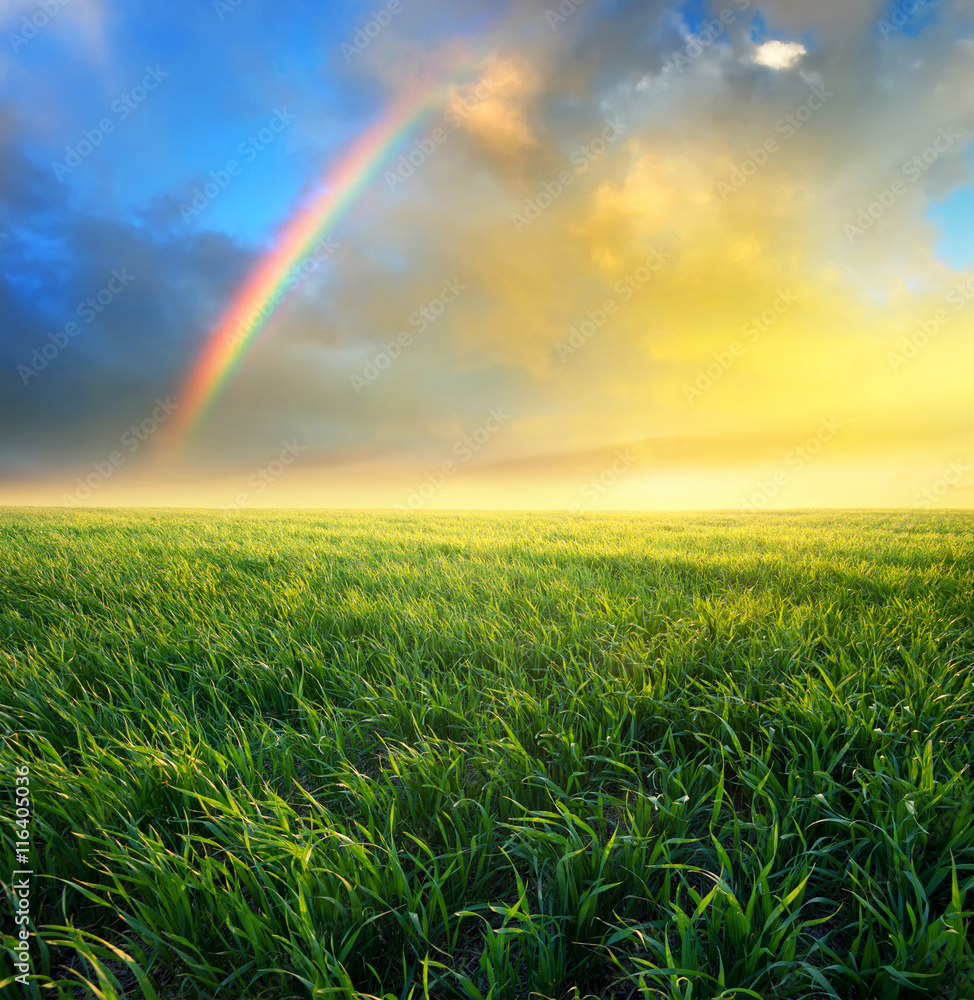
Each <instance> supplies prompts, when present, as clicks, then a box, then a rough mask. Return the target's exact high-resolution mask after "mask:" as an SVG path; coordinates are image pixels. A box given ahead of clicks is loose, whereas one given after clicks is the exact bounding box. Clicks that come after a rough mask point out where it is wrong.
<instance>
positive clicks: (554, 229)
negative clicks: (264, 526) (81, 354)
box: [5, 0, 974, 510]
mask: <svg viewBox="0 0 974 1000" xmlns="http://www.w3.org/2000/svg"><path fill="white" fill-rule="evenodd" d="M809 6H811V5H807V4H798V3H797V2H793V3H788V2H783V0H782V2H776V3H768V4H765V5H763V7H762V13H763V16H764V18H765V21H766V23H767V38H768V39H770V40H771V41H772V42H780V43H781V44H780V45H770V46H768V45H767V43H759V41H757V40H755V38H754V37H753V34H752V32H751V26H750V19H749V16H747V17H745V16H744V15H743V14H742V15H741V16H740V17H739V18H738V20H737V21H736V22H735V23H734V24H733V25H732V27H731V29H729V30H728V33H727V35H726V36H725V39H724V40H723V41H722V42H721V44H719V45H717V46H710V47H709V48H707V49H705V50H704V51H703V52H702V54H700V55H699V56H697V57H696V58H692V59H691V58H687V59H685V60H679V61H678V64H676V65H674V63H673V57H674V55H675V54H677V53H683V54H685V52H686V49H685V48H682V49H681V45H685V44H686V40H687V37H688V33H689V32H690V31H691V30H692V28H691V26H690V25H689V24H688V23H686V22H681V20H680V16H679V13H678V12H677V11H675V10H674V9H672V8H670V9H668V12H662V8H661V13H659V14H658V16H649V15H648V14H647V15H645V16H640V17H638V18H635V15H634V18H635V20H634V24H633V25H632V26H631V27H632V31H637V30H638V31H640V32H643V33H644V34H647V37H648V36H649V35H652V33H653V32H656V36H658V38H659V41H658V43H657V44H655V46H653V47H651V48H650V49H649V50H646V49H645V48H643V49H639V48H637V47H636V46H634V45H627V43H626V34H627V31H626V25H625V24H620V23H618V22H617V21H611V20H608V19H600V18H598V17H595V16H589V15H588V14H585V13H583V11H582V10H580V11H579V12H578V13H577V14H576V15H574V16H573V18H572V19H570V20H569V21H568V22H567V23H566V24H564V25H561V26H559V27H558V29H557V30H555V31H553V30H551V29H550V28H549V25H548V24H547V23H546V21H545V16H544V9H545V5H540V6H538V5H534V4H526V5H525V6H524V8H523V9H521V10H518V11H516V12H514V13H512V14H510V15H509V16H508V17H507V18H506V19H505V20H504V22H503V23H501V24H499V25H497V24H495V25H494V27H493V28H492V29H491V30H492V32H493V34H492V36H491V37H490V38H489V43H490V51H491V54H490V55H489V56H488V57H487V58H486V59H485V60H484V62H483V65H482V71H481V79H482V80H486V81H489V82H490V88H489V90H490V95H489V97H488V98H487V99H486V100H481V101H479V102H476V98H474V97H471V96H470V95H471V94H472V93H473V91H474V86H475V84H474V83H470V84H468V85H465V86H466V88H467V89H465V90H461V91H460V92H459V94H458V97H459V98H460V99H462V100H470V101H473V102H476V103H475V106H473V107H472V108H471V109H470V110H469V113H468V114H467V116H466V118H465V119H463V122H462V125H460V126H459V127H457V128H456V129H448V133H449V134H448V137H447V141H445V142H444V143H443V144H442V145H441V146H440V147H439V148H438V149H437V151H436V153H435V155H433V156H431V157H430V158H429V160H428V161H427V162H426V163H424V164H423V166H422V167H421V168H420V169H418V170H417V171H416V173H415V175H414V176H412V177H411V178H409V179H408V181H407V182H406V183H404V184H402V185H398V186H396V188H395V190H391V189H390V186H389V184H388V183H385V182H384V181H383V180H382V179H379V180H378V181H377V182H376V184H374V185H373V187H372V188H371V189H370V190H369V192H368V193H367V194H366V195H365V196H364V197H363V199H362V201H361V202H360V203H359V205H358V206H357V209H356V212H355V214H354V217H353V219H351V220H350V221H349V224H348V226H347V231H346V232H345V233H344V234H343V236H342V246H341V249H340V250H339V252H338V253H337V254H336V257H335V260H334V267H333V270H332V272H331V274H330V277H329V278H328V279H327V281H325V282H323V283H322V284H320V285H317V286H315V287H314V288H312V289H309V290H308V291H307V292H306V294H304V295H302V296H301V297H300V298H299V299H297V300H295V301H292V302H291V303H289V305H288V306H287V307H286V308H284V309H283V310H282V311H281V314H280V315H279V316H278V317H277V319H276V321H275V323H273V324H272V325H271V327H270V328H269V329H268V331H267V333H266V334H265V336H264V337H263V339H262V340H261V341H260V342H259V343H258V345H257V346H256V347H255V348H254V349H253V351H252V352H251V353H250V354H249V356H248V357H247V359H246V361H245V362H244V364H243V365H242V367H241V369H240V371H239V373H238V375H237V377H236V379H235V381H234V383H233V385H232V386H231V388H230V389H229V391H228V392H227V393H226V395H225V396H224V397H223V398H222V400H221V402H220V405H219V407H218V409H217V410H216V412H214V413H213V414H212V416H211V418H210V419H209V420H208V422H207V423H206V425H205V426H204V427H203V428H202V430H201V432H200V434H199V435H198V437H197V439H196V441H195V443H194V446H193V449H192V450H191V451H190V452H189V453H188V454H187V455H186V456H185V458H184V460H183V461H182V463H180V464H178V465H177V466H175V467H173V466H168V467H164V468H163V467H160V466H157V465H156V464H155V463H154V460H153V457H152V447H151V442H150V443H149V444H147V446H146V447H145V448H144V449H140V451H139V453H138V454H136V455H134V456H133V458H132V460H131V461H128V462H126V464H125V465H123V466H122V467H120V468H119V469H118V470H117V472H113V474H112V475H111V476H110V477H108V481H106V482H105V483H103V484H101V485H99V486H98V487H97V489H95V490H94V491H93V492H92V494H91V496H90V497H86V498H82V497H81V495H80V494H78V493H77V479H78V477H79V476H80V477H82V478H83V477H85V476H86V475H89V474H90V473H91V463H92V462H93V461H94V462H97V461H99V460H101V452H99V451H98V450H97V449H93V450H90V451H89V452H88V453H87V454H84V455H80V456H78V459H77V461H74V462H65V463H63V464H62V466H61V467H60V468H58V470H57V473H56V474H47V473H45V475H44V476H43V477H42V480H41V481H38V480H29V481H24V482H21V483H11V484H9V486H8V488H7V491H6V493H5V499H7V500H8V501H9V502H31V503H54V504H57V503H64V502H65V496H66V495H67V496H69V495H70V494H71V493H72V492H74V493H75V497H74V500H75V502H76V503H77V504H78V505H81V506H101V505H107V504H150V505H160V506H170V505H186V506H208V505H213V506H225V505H232V504H235V503H236V504H239V505H240V506H244V507H284V506H291V505H293V506H315V507H317V506H322V507H329V506H351V507H368V508H377V507H391V506H396V505H403V506H406V507H408V506H413V507H419V506H423V507H429V508H464V507H473V508H485V507H512V508H555V509H562V510H564V509H570V508H574V509H580V510H599V509H613V508H615V509H676V508H721V509H723V508H740V507H741V506H742V505H744V504H745V503H747V502H750V503H751V504H752V506H753V507H758V508H764V507H768V508H775V507H828V506H836V507H883V506H894V507H910V506H917V507H921V506H932V505H936V506H940V507H971V506H974V471H972V470H974V439H972V434H971V430H972V418H974V395H972V385H974V380H972V375H974V271H971V270H967V271H965V270H963V269H958V267H957V266H956V264H955V266H951V265H950V264H949V263H947V262H946V261H945V260H943V259H942V258H941V256H940V255H939V254H938V241H939V238H940V232H939V230H938V228H937V226H936V225H935V224H934V223H933V222H931V221H930V220H929V218H928V212H929V210H930V208H931V205H932V204H934V203H935V202H938V201H941V200H943V199H944V198H945V197H946V196H947V195H948V194H950V193H951V192H952V191H955V190H956V189H958V188H962V187H964V186H965V185H968V184H970V182H971V158H970V154H969V149H970V143H971V126H972V123H974V86H972V82H974V45H972V42H971V41H970V38H969V37H968V36H965V35H964V34H963V33H962V32H959V29H958V28H957V25H956V24H955V23H954V22H952V21H951V20H950V18H949V17H947V16H946V15H945V17H944V18H943V20H942V21H938V22H936V23H934V24H932V25H930V26H929V27H928V28H926V29H925V30H924V31H923V32H920V33H919V34H916V33H912V34H908V33H905V32H897V33H896V34H895V35H894V36H892V37H889V38H883V37H881V35H879V34H877V31H876V20H877V18H878V16H879V14H878V8H877V6H876V5H872V4H855V5H852V6H853V7H854V8H855V9H854V11H852V12H849V11H848V10H847V7H848V6H849V5H847V4H845V3H833V4H818V5H815V10H814V11H813V12H808V10H807V8H808V7H809ZM425 9H426V8H424V10H425ZM719 9H720V7H719V6H718V7H716V8H715V10H718V11H719ZM427 13H428V11H427ZM416 16H417V17H420V16H422V15H421V14H420V13H417V15H416ZM405 19H406V15H405V14H404V15H403V31H407V29H408V24H407V22H406V20H405ZM681 32H682V33H683V36H684V38H683V42H679V43H677V42H675V41H674V39H677V40H679V37H680V34H681ZM656 36H654V37H656ZM384 44H385V48H382V47H381V46H380V45H379V44H378V43H377V44H376V46H375V47H374V48H373V49H372V50H370V51H369V52H368V53H366V54H365V56H363V62H362V65H361V66H360V67H359V71H360V72H363V73H366V74H369V75H371V77H372V78H373V79H379V80H383V81H384V82H385V83H386V84H387V85H388V86H389V87H390V88H393V87H395V85H396V81H397V73H399V72H400V71H401V72H405V70H404V69H402V70H400V67H405V66H407V65H408V63H409V60H410V58H411V57H412V56H413V55H415V54H417V53H420V54H421V53H422V52H423V48H422V43H421V42H420V41H418V40H416V38H415V37H413V38H410V37H408V34H407V35H404V36H403V37H401V38H399V39H393V38H391V37H390V38H389V39H386V40H385V43H384ZM436 44H437V45H438V46H444V45H447V44H453V43H452V42H442V41H440V42H437V43H436ZM647 51H648V54H647ZM481 93H483V91H481ZM456 100H457V98H455V99H454V103H453V104H452V105H447V106H445V107H444V108H443V109H441V110H442V111H446V110H449V107H451V106H452V107H454V108H456V107H457V104H456ZM461 106H462V103H461ZM606 122H610V123H617V124H618V125H621V126H623V127H622V128H621V131H620V134H617V135H616V134H615V132H614V131H613V133H612V138H611V140H610V141H608V142H606V143H605V149H604V152H603V151H601V150H599V151H597V153H594V154H593V152H592V150H591V149H590V150H589V151H588V154H584V153H583V154H582V155H580V156H579V155H577V154H578V151H579V150H582V149H584V147H586V146H587V145H588V144H590V143H592V142H593V140H596V139H597V138H598V137H599V136H600V135H601V134H603V132H604V130H605V129H607V128H608V126H607V125H606ZM789 122H791V124H788V123H789ZM783 123H784V124H783ZM796 123H797V127H796ZM435 124H437V122H436V120H434V121H432V122H431V123H430V128H432V127H433V126H434V125H435ZM941 130H943V131H941ZM427 131H429V129H427ZM610 131H612V130H610ZM944 135H946V136H948V137H949V138H948V139H943V138H941V139H940V145H941V146H942V147H944V148H943V149H942V150H937V157H936V160H935V162H933V163H932V164H930V165H929V169H925V170H924V171H923V173H922V175H921V176H920V177H919V178H918V179H913V178H912V177H911V176H910V175H909V173H908V172H907V171H905V170H904V165H905V164H906V163H907V162H908V161H909V160H911V158H912V157H914V156H915V155H920V156H922V155H923V154H924V150H927V149H933V148H935V147H934V143H935V141H937V140H938V137H942V136H944ZM955 136H956V138H955ZM573 157H574V159H573ZM759 161H761V162H759ZM582 164H584V166H583V165H582ZM925 166H926V165H925ZM566 170H567V171H569V172H570V176H571V183H570V184H568V185H565V184H564V183H562V182H561V181H559V178H560V177H561V178H562V180H564V177H563V172H564V171H566ZM739 171H742V172H740V173H739ZM559 184H560V186H561V188H563V190H562V191H561V192H560V193H559V194H558V196H557V197H554V198H552V199H551V203H550V205H548V206H547V207H545V208H543V209H542V210H540V212H538V213H535V212H533V210H532V211H531V212H530V214H536V215H537V217H536V218H534V219H531V218H529V215H528V208H529V205H528V202H529V201H534V203H535V205H538V204H539V202H546V201H547V200H548V199H547V198H540V199H539V195H541V194H542V193H543V192H546V191H547V192H551V191H553V190H557V188H558V185H559ZM546 185H547V186H546ZM894 185H895V187H894ZM887 191H891V192H896V193H895V194H894V196H893V199H892V203H891V205H890V206H889V207H888V208H887V207H885V206H884V207H883V210H882V212H881V213H880V214H881V217H880V218H879V219H878V220H873V219H869V222H870V228H869V229H868V230H865V229H864V231H863V232H862V234H861V235H860V234H858V233H855V232H853V231H852V230H850V228H849V227H850V224H851V225H856V224H857V220H858V219H859V216H860V209H866V211H867V213H868V206H869V205H870V203H871V202H873V201H875V199H876V193H877V192H879V193H880V194H881V195H882V194H884V192H887ZM884 196H885V195H884ZM525 220H527V221H525ZM972 239H974V237H972ZM654 254H655V256H654ZM653 261H660V262H662V263H661V264H660V266H659V267H658V269H656V270H653V271H649V269H647V270H645V271H642V272H641V271H640V270H639V269H640V268H641V267H642V266H644V265H646V264H647V263H648V262H653ZM640 275H642V278H641V277H640ZM451 280H455V281H457V282H459V283H460V284H461V285H463V286H465V290H464V291H463V293H462V294H461V295H460V296H459V298H458V299H457V301H456V302H455V303H453V304H451V305H449V306H448V307H447V308H446V311H445V313H444V315H443V316H442V317H441V318H438V319H437V320H436V321H435V322H434V323H432V324H431V325H430V326H429V327H428V329H426V330H424V331H422V332H421V333H417V334H416V336H415V342H414V343H413V344H412V345H411V346H409V347H408V348H406V349H405V350H403V352H402V354H401V356H400V357H398V358H396V359H395V360H394V361H393V362H392V363H391V364H390V366H389V367H388V369H387V370H384V371H383V372H382V373H381V374H380V376H379V377H377V378H376V379H375V380H374V381H372V382H369V383H368V384H367V385H366V386H365V387H364V388H363V387H362V386H361V385H359V386H358V391H357V389H356V386H355V385H354V384H353V383H352V376H355V375H357V376H359V377H361V376H362V373H363V371H365V370H366V366H367V365H368V363H369V362H370V360H374V359H375V358H376V356H377V355H378V354H380V353H381V351H382V345H383V344H384V343H388V342H389V341H391V340H393V339H394V338H395V336H396V334H397V333H398V332H399V331H401V330H406V329H409V317H410V315H411V314H412V313H414V311H415V310H418V309H419V308H420V307H422V306H423V305H424V304H426V303H428V302H430V301H431V300H433V299H434V298H435V297H436V296H437V295H438V294H439V292H440V289H441V288H442V287H443V285H444V282H447V281H451ZM958 289H961V290H960V291H958ZM607 304H608V305H609V307H610V308H609V310H608V311H611V312H612V313H613V314H612V315H611V316H610V315H604V314H606V312H607V310H606V305H607ZM938 316H939V318H938ZM944 317H946V318H947V322H944V321H943V320H944ZM603 320H604V321H603ZM586 321H587V322H588V323H591V325H589V326H585V327H582V324H584V323H586ZM924 324H925V327H926V329H924ZM572 328H575V329H576V331H580V332H577V333H576V334H575V335H574V339H572ZM585 330H587V331H588V332H589V333H590V334H591V335H589V336H586V335H585V332H584V331H585ZM931 330H932V331H933V333H932V334H931V333H930V332H929V331H931ZM566 345H567V346H566ZM492 411H493V412H494V413H495V414H496V413H498V412H499V413H500V414H501V415H502V417H503V419H500V420H497V419H496V418H495V419H494V420H493V424H495V425H496V426H487V427H486V429H485V430H484V432H483V433H481V435H480V436H481V437H482V438H483V441H482V443H481V442H478V441H477V440H476V435H477V432H478V430H479V429H481V428H484V427H485V426H486V425H487V424H489V423H490V422H491V418H490V417H489V414H490V413H491V412H492ZM103 432H104V436H103V438H102V439H101V440H104V441H105V442H106V444H105V445H103V446H102V450H103V451H106V450H107V451H110V450H111V447H110V445H111V441H112V440H113V435H114V437H118V434H117V433H115V431H114V430H113V429H112V428H103ZM468 435H473V437H472V438H468V444H467V445H466V446H464V444H463V441H464V439H465V437H467V436H468ZM288 441H293V442H296V443H297V444H298V445H299V447H300V448H302V449H305V450H303V451H300V452H299V454H298V455H297V456H296V458H295V460H294V461H293V463H291V464H286V465H285V464H283V463H282V465H281V466H279V467H273V466H272V463H273V462H274V461H275V458H276V457H277V456H278V454H279V452H280V451H281V448H282V446H283V443H284V442H288ZM470 442H472V444H471V443H470ZM474 446H475V447H474ZM450 462H452V463H453V465H452V467H450V468H449V470H448V471H443V470H444V463H450ZM269 466H270V471H268V472H267V474H266V475H265V474H264V472H263V471H262V470H268V468H269ZM441 473H442V475H441ZM426 484H429V485H428V486H427V485H426ZM925 491H926V492H925ZM416 498H418V500H417V499H416Z"/></svg>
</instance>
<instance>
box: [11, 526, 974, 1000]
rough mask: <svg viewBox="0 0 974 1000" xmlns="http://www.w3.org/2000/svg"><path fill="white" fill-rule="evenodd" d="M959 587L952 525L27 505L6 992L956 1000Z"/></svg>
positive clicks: (967, 581) (967, 785) (971, 844)
mask: <svg viewBox="0 0 974 1000" xmlns="http://www.w3.org/2000/svg"><path fill="white" fill-rule="evenodd" d="M972 590H974V517H972V516H971V515H968V514H963V513H957V512H954V513H950V512H943V513H936V512H934V513H922V514H921V513H916V512H913V513H907V512H904V513H889V512H883V513H845V514H824V513H790V512H789V513H783V514H764V515H751V516H747V515H743V514H710V515H705V514H699V515H632V516H629V515H613V516H608V515H606V516H602V515H586V516H578V517H571V516H568V515H558V516H556V515H548V514H538V515H528V514H524V515H519V514H498V515H477V514H471V515H454V514H433V513H430V514H422V515H419V514H417V515H409V516H403V517H400V516H398V515H395V514H366V513H361V514H359V513H274V512H267V513H257V512H254V513H249V512H245V513H231V512H219V513H213V512H186V513H183V512H108V511H75V512H72V511H44V510H8V511H7V512H5V513H2V514H0V639H2V644H0V657H2V660H0V782H2V792H0V796H2V798H0V802H2V807H3V815H4V823H3V827H2V838H3V840H2V842H3V850H2V852H0V854H2V858H0V864H2V865H3V868H2V869H0V880H2V881H3V883H4V886H3V887H4V890H5V895H6V897H7V900H6V902H5V904H4V905H5V906H6V907H8V909H7V910H6V912H5V914H4V917H3V921H2V922H0V930H2V931H3V933H4V934H5V935H6V936H5V937H4V939H3V943H4V944H5V946H6V950H5V951H4V952H3V953H2V955H0V962H2V963H3V965H2V967H0V994H2V995H3V996H4V997H8V996H9V997H20V996H24V997H42V996H43V997H55V996H57V997H74V996H98V997H108V998H114V997H127V998H141V997H145V998H149V1000H152V998H155V997H158V998H160V1000H166V998H169V1000H175V998H196V997H206V998H209V997H219V998H290V997H294V998H304V997H335V998H345V997H349V998H350V997H360V996H375V997H381V998H386V997H390V998H393V1000H399V998H409V997H413V998H416V1000H419V998H424V997H427V996H429V997H431V998H448V997H463V998H474V1000H481V998H491V1000H509V998H527V997H529V996H531V997H534V998H538V1000H540V998H554V1000H562V998H565V1000H567V998H577V1000H582V998H585V997H598V998H618V1000H622V998H654V997H661V998H672V1000H676V998H684V1000H687V998H693V1000H706V998H718V997H724V998H731V997H734V998H738V997H758V998H770V997H802V998H818V997H839V998H842V1000H893V998H920V997H931V998H950V1000H971V998H972V997H974V985H972V981H974V980H972V977H974V932H972V919H974V918H972V913H971V911H972V910H974V828H972V822H971V816H972V806H974V803H972V791H974V777H972V773H971V769H972V765H974V672H972V667H974V618H972V604H974V597H972ZM25 766H26V767H29V769H30V791H31V796H32V811H33V813H34V819H33V826H32V828H31V840H30V844H31V851H32V856H31V862H32V863H31V865H29V866H28V867H29V868H32V869H33V870H34V871H35V873H36V878H34V879H33V880H32V882H31V887H32V888H31V897H30V914H31V923H30V925H29V926H30V927H31V929H32V930H36V933H37V935H38V937H39V940H38V938H34V937H31V938H30V940H29V945H30V949H31V962H32V965H31V973H30V979H29V982H28V984H27V985H26V986H25V985H21V984H18V983H16V982H14V981H13V980H12V976H13V975H14V974H15V970H14V969H13V965H12V963H13V958H12V954H13V953H12V951H11V950H10V949H12V947H13V945H14V943H15V938H14V936H13V935H14V934H15V933H16V928H15V925H14V923H13V921H12V919H11V918H10V910H9V906H10V905H16V897H15V896H13V895H12V879H13V876H12V875H10V874H9V873H10V872H13V871H14V870H17V869H23V868H24V865H23V864H20V863H18V862H17V861H16V858H15V848H14V844H15V836H16V832H17V829H18V828H17V827H16V825H15V824H14V823H12V822H11V820H12V819H13V817H14V815H15V809H14V805H15V803H14V788H15V778H14V776H15V773H16V771H15V769H16V768H18V767H21V768H23V767H25ZM52 981H55V982H58V983H60V984H61V985H60V986H58V987H56V988H44V984H46V983H50V982H52ZM85 981H87V983H88V985H87V986H86V985H85Z"/></svg>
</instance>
